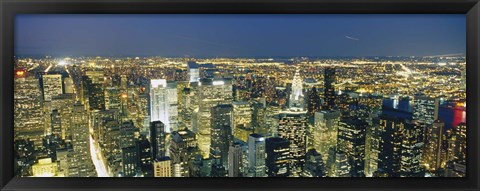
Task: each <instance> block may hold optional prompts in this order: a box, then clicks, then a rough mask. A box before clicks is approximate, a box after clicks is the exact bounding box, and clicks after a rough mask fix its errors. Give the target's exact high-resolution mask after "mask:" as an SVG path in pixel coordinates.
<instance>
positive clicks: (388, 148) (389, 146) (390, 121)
mask: <svg viewBox="0 0 480 191" xmlns="http://www.w3.org/2000/svg"><path fill="white" fill-rule="evenodd" d="M404 126H405V121H404V120H402V119H399V118H395V117H391V116H386V115H382V116H381V117H380V127H381V128H382V134H381V141H380V144H379V150H380V151H381V152H380V153H379V155H378V169H379V170H380V169H382V170H383V171H384V172H385V173H387V174H388V175H389V176H391V177H395V176H399V173H400V165H401V164H400V162H401V151H402V139H403V136H402V131H403V129H404Z"/></svg>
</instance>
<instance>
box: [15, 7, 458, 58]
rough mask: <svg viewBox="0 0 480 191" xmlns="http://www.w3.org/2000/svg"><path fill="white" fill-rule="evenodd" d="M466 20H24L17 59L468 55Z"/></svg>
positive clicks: (20, 23)
mask: <svg viewBox="0 0 480 191" xmlns="http://www.w3.org/2000/svg"><path fill="white" fill-rule="evenodd" d="M465 21H466V20H465V15H18V16H17V17H16V20H15V22H16V23H15V51H16V52H15V54H16V56H42V55H51V56H55V57H65V56H119V57H120V56H166V57H183V56H192V57H276V56H284V57H290V56H314V57H317V56H320V57H334V56H431V55H443V54H458V53H462V54H465V51H466V22H465Z"/></svg>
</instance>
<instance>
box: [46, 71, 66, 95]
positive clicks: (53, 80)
mask: <svg viewBox="0 0 480 191" xmlns="http://www.w3.org/2000/svg"><path fill="white" fill-rule="evenodd" d="M42 81H43V99H44V100H45V101H51V100H52V97H53V96H57V95H60V94H62V93H63V89H62V75H60V74H45V75H43V76H42Z"/></svg>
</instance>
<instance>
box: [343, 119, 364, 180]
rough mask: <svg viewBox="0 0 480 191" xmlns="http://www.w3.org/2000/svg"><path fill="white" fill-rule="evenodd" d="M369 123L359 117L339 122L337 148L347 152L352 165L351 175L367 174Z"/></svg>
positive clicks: (360, 175) (362, 175)
mask: <svg viewBox="0 0 480 191" xmlns="http://www.w3.org/2000/svg"><path fill="white" fill-rule="evenodd" d="M367 127H368V123H367V122H366V121H363V120H361V119H358V118H356V119H355V118H343V119H342V120H341V121H340V122H339V128H338V143H337V150H338V151H343V152H345V154H346V156H347V158H348V160H349V164H350V166H351V169H350V170H351V171H350V175H351V176H354V177H364V176H365V137H366V129H367Z"/></svg>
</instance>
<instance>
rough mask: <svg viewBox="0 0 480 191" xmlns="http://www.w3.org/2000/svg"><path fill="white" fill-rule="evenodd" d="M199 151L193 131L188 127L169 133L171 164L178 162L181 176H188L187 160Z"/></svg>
mask: <svg viewBox="0 0 480 191" xmlns="http://www.w3.org/2000/svg"><path fill="white" fill-rule="evenodd" d="M197 153H199V150H198V146H197V138H196V135H195V133H193V132H192V131H190V130H188V129H184V130H180V131H174V132H172V134H171V144H170V157H171V159H172V163H173V164H180V175H181V177H189V174H190V173H189V162H190V160H193V157H194V156H195V155H196V154H197Z"/></svg>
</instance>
